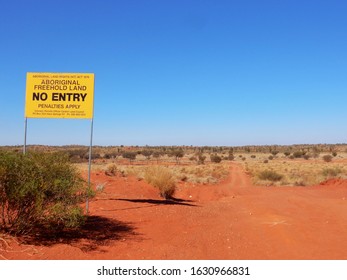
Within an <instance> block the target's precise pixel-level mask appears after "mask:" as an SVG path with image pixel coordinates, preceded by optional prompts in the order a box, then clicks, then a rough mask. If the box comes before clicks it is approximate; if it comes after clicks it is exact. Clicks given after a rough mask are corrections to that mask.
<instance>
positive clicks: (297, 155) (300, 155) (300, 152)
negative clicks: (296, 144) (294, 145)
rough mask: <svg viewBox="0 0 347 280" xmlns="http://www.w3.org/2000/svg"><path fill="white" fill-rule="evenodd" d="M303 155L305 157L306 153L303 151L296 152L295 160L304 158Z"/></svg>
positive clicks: (294, 154)
mask: <svg viewBox="0 0 347 280" xmlns="http://www.w3.org/2000/svg"><path fill="white" fill-rule="evenodd" d="M303 155H305V152H302V151H295V152H294V153H293V156H294V158H301V157H303Z"/></svg>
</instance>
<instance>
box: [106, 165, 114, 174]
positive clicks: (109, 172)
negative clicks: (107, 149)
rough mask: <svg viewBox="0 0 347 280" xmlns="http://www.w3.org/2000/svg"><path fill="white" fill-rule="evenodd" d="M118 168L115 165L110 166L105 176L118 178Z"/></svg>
mask: <svg viewBox="0 0 347 280" xmlns="http://www.w3.org/2000/svg"><path fill="white" fill-rule="evenodd" d="M116 174H117V166H116V165H115V164H111V165H108V166H107V167H106V170H105V175H107V176H116Z"/></svg>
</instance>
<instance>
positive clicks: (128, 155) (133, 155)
mask: <svg viewBox="0 0 347 280" xmlns="http://www.w3.org/2000/svg"><path fill="white" fill-rule="evenodd" d="M136 156H137V153H136V152H124V153H123V154H122V157H123V158H126V159H128V160H129V162H132V161H134V160H135V159H136Z"/></svg>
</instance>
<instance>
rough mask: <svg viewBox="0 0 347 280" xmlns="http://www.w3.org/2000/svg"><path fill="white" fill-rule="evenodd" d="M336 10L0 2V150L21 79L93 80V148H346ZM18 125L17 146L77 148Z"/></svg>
mask: <svg viewBox="0 0 347 280" xmlns="http://www.w3.org/2000/svg"><path fill="white" fill-rule="evenodd" d="M346 15H347V1H345V0H340V1H337V0H325V1H321V0H308V1H304V0H300V1H299V0H272V1H270V0H262V1H261V0H209V1H205V0H170V1H166V0H141V1H140V0H126V1H125V0H122V1H120V0H98V1H97V0H93V1H91V0H83V1H81V0H73V1H72V0H60V1H50V0H30V1H27V0H11V1H7V0H0V105H1V109H0V145H21V144H23V139H24V102H25V83H26V72H70V73H71V72H82V73H84V72H86V73H95V106H94V110H95V114H94V117H95V118H94V144H95V145H253V144H256V145H257V144H260V145H261V144H296V143H297V144H299V143H342V142H343V143H346V142H347V16H346ZM89 128H90V121H89V120H59V119H58V120H57V119H29V120H28V135H27V136H28V144H42V145H66V144H81V145H88V144H89V134H90V130H89Z"/></svg>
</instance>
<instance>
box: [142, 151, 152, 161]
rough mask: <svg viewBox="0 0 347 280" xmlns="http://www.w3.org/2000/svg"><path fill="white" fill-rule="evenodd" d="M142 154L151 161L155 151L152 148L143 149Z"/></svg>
mask: <svg viewBox="0 0 347 280" xmlns="http://www.w3.org/2000/svg"><path fill="white" fill-rule="evenodd" d="M141 154H142V155H143V156H144V157H145V158H146V159H147V161H149V160H150V158H151V156H152V154H153V152H152V151H151V150H143V151H141Z"/></svg>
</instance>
